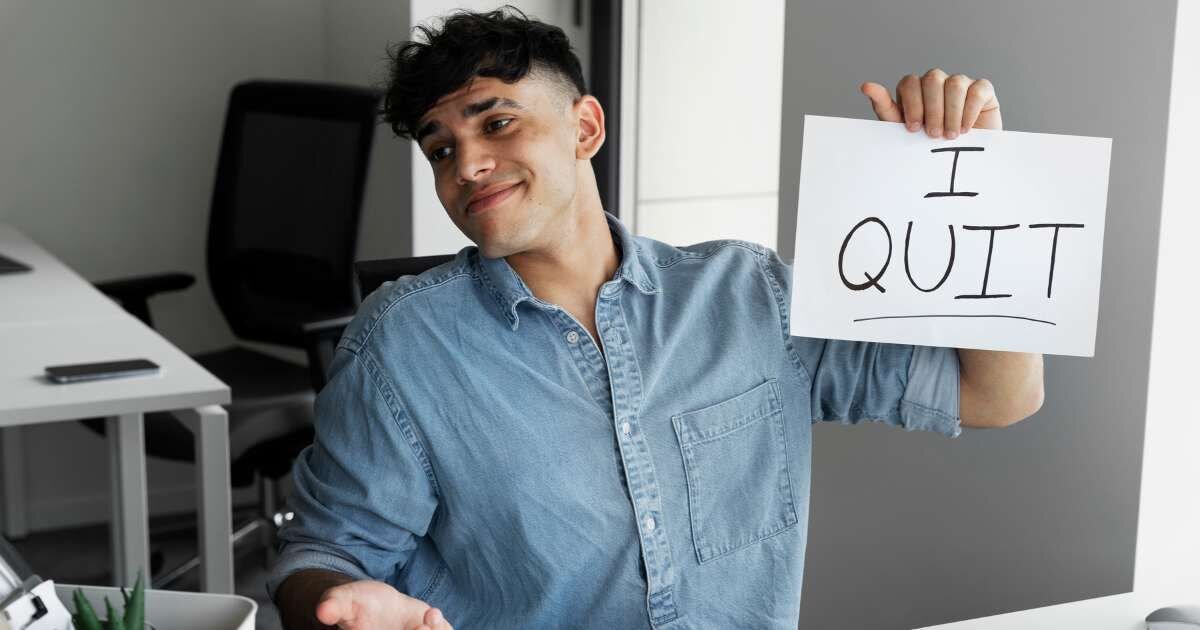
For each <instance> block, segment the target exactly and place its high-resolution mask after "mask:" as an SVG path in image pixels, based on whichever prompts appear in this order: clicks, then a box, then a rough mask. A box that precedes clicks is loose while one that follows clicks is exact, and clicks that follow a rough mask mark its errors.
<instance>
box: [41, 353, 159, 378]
mask: <svg viewBox="0 0 1200 630" xmlns="http://www.w3.org/2000/svg"><path fill="white" fill-rule="evenodd" d="M157 373H158V365H157V364H156V363H154V362H153V361H150V360H148V359H124V360H121V361H105V362H102V363H76V364H74V365H52V366H50V367H48V368H46V378H48V379H50V381H51V382H53V383H78V382H80V381H98V380H101V379H106V378H124V377H126V376H143V375H146V374H157Z"/></svg>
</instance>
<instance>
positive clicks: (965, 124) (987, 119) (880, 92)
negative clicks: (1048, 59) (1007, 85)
mask: <svg viewBox="0 0 1200 630" xmlns="http://www.w3.org/2000/svg"><path fill="white" fill-rule="evenodd" d="M859 90H861V91H862V93H863V94H864V95H866V97H867V98H869V99H871V107H873V108H874V109H875V116H876V117H878V118H879V120H884V121H887V122H902V123H904V124H905V126H906V127H907V129H908V130H909V131H916V130H918V129H920V128H921V127H925V133H927V134H928V135H929V137H930V138H941V137H943V136H944V137H945V138H946V139H947V140H953V139H955V138H957V137H958V136H959V135H960V134H964V133H967V131H968V130H970V129H973V128H978V129H1002V128H1003V125H1002V123H1001V120H1000V102H999V101H997V100H996V91H995V88H993V87H992V82H991V81H988V80H987V79H972V78H971V77H968V76H967V75H965V74H955V75H947V74H946V73H945V72H943V71H942V70H940V69H938V68H933V69H931V70H929V71H928V72H926V73H925V74H924V75H922V76H920V77H918V76H917V75H915V74H909V75H906V76H905V77H904V78H902V79H900V83H898V84H897V85H896V100H892V97H891V95H890V94H888V90H887V88H885V87H883V86H882V85H880V84H878V83H871V82H867V83H863V84H862V85H861V86H859Z"/></svg>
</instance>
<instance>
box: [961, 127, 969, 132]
mask: <svg viewBox="0 0 1200 630" xmlns="http://www.w3.org/2000/svg"><path fill="white" fill-rule="evenodd" d="M970 130H971V128H970V127H963V128H962V132H963V133H967V132H968V131H970Z"/></svg>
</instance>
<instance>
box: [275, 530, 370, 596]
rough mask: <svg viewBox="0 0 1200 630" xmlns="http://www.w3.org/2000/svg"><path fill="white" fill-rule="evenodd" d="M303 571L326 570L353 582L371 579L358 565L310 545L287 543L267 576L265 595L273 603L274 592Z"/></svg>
mask: <svg viewBox="0 0 1200 630" xmlns="http://www.w3.org/2000/svg"><path fill="white" fill-rule="evenodd" d="M304 569H328V570H330V571H337V572H338V573H343V574H345V575H348V576H350V577H352V578H354V579H355V580H370V579H373V578H371V576H369V575H367V574H366V572H365V571H363V569H362V567H360V566H358V563H357V562H355V561H354V560H351V559H350V558H347V557H345V556H341V555H338V554H336V553H333V552H331V551H329V549H328V548H326V547H321V546H319V545H314V544H311V543H288V544H285V545H284V546H283V549H282V550H281V551H280V553H279V560H278V562H276V563H275V567H274V568H273V569H271V573H270V575H268V576H267V595H268V596H270V598H271V601H275V591H276V590H277V589H278V588H279V585H280V584H283V581H284V580H286V579H287V578H288V576H289V575H291V574H293V573H295V572H297V571H302V570H304Z"/></svg>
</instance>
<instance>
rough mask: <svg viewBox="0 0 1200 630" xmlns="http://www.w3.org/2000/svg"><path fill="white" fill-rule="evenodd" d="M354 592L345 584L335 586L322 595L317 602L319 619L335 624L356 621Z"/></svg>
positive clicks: (328, 623) (329, 624) (324, 622)
mask: <svg viewBox="0 0 1200 630" xmlns="http://www.w3.org/2000/svg"><path fill="white" fill-rule="evenodd" d="M354 608H355V606H354V594H353V593H352V592H351V590H350V589H349V588H347V587H346V586H345V585H343V586H335V587H333V588H331V589H328V590H326V591H325V593H324V594H323V595H321V601H319V602H317V610H316V613H317V621H320V622H321V623H323V624H325V625H327V626H333V625H337V624H339V623H343V622H348V621H354V617H355V615H354Z"/></svg>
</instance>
